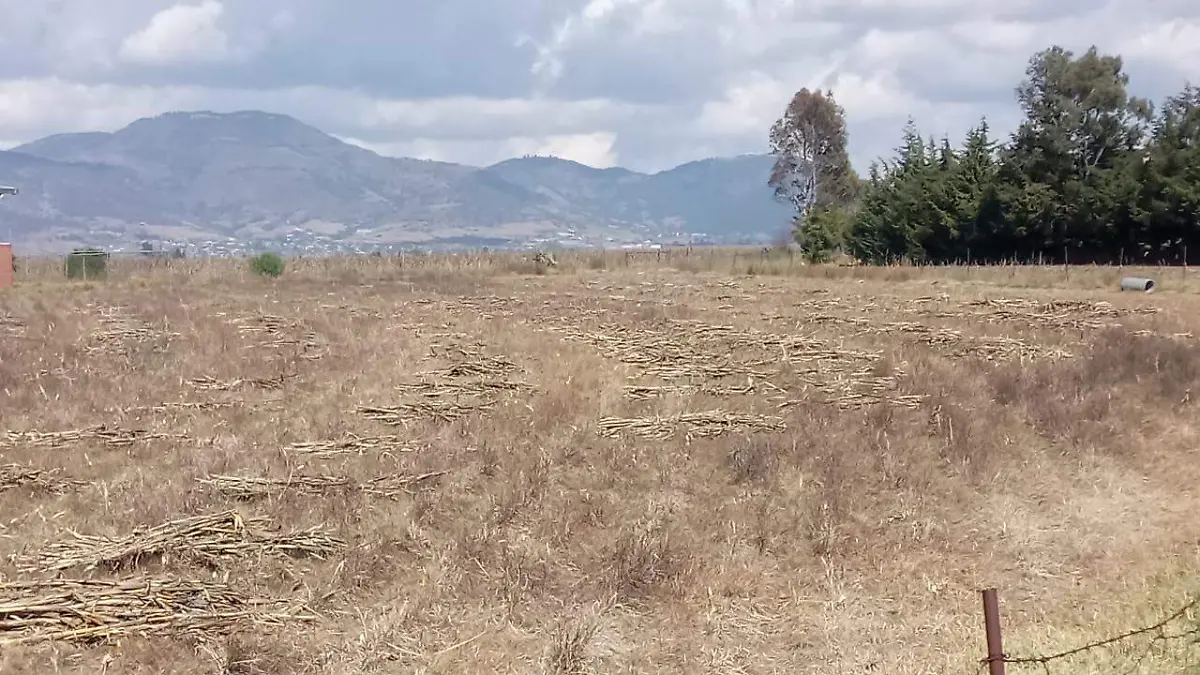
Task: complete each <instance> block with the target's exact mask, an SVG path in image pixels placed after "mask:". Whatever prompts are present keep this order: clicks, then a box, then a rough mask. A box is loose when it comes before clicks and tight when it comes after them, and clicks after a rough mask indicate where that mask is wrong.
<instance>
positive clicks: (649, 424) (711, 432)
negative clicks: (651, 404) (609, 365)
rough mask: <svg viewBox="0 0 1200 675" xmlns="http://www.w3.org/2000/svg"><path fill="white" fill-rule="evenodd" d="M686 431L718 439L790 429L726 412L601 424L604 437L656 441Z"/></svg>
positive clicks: (780, 423) (608, 420) (613, 420)
mask: <svg viewBox="0 0 1200 675" xmlns="http://www.w3.org/2000/svg"><path fill="white" fill-rule="evenodd" d="M681 427H682V428H684V435H685V436H686V437H687V438H689V439H691V438H714V437H717V436H721V435H723V434H727V433H732V432H739V431H740V432H749V431H783V430H784V429H786V428H787V427H786V426H785V425H784V423H783V420H782V419H779V418H777V417H767V416H764V415H746V414H742V413H735V412H729V411H725V410H707V411H703V412H691V413H681V414H679V415H672V416H670V417H603V418H601V419H600V420H599V421H598V422H597V431H598V433H599V434H600V435H601V436H605V437H609V438H612V437H617V436H621V435H631V436H640V437H642V438H649V439H653V440H666V439H668V438H672V437H674V436H675V435H676V433H678V431H679V429H680V428H681Z"/></svg>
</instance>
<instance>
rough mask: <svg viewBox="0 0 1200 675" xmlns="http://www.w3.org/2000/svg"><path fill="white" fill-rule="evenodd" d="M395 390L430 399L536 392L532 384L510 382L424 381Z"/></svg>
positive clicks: (406, 383)
mask: <svg viewBox="0 0 1200 675" xmlns="http://www.w3.org/2000/svg"><path fill="white" fill-rule="evenodd" d="M395 388H396V390H397V391H400V392H404V393H408V394H415V395H418V396H424V397H429V398H461V397H463V396H480V395H483V394H496V393H501V392H504V393H510V394H518V393H522V394H527V393H530V392H532V391H533V390H534V386H533V385H532V384H529V383H527V382H512V381H509V380H469V381H466V382H437V381H431V380H424V381H420V382H405V383H403V384H398V385H396V387H395Z"/></svg>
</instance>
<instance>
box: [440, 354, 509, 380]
mask: <svg viewBox="0 0 1200 675" xmlns="http://www.w3.org/2000/svg"><path fill="white" fill-rule="evenodd" d="M518 370H519V368H518V367H517V364H515V363H513V362H512V361H510V360H508V359H506V358H504V357H502V356H480V357H478V358H476V359H475V360H473V361H458V362H455V363H451V364H450V365H449V366H446V367H445V368H440V369H437V370H432V371H429V373H428V374H429V375H432V376H435V377H505V376H507V375H511V374H513V373H515V372H517V371H518Z"/></svg>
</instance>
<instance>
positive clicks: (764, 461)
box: [726, 434, 782, 485]
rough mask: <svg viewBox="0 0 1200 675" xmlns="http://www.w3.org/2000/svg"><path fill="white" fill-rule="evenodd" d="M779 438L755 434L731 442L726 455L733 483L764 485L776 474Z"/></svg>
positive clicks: (779, 451)
mask: <svg viewBox="0 0 1200 675" xmlns="http://www.w3.org/2000/svg"><path fill="white" fill-rule="evenodd" d="M780 441H781V439H779V438H778V437H777V436H768V435H766V434H755V435H752V436H748V437H742V438H739V439H737V440H735V441H734V442H733V447H732V448H731V449H730V450H729V454H728V455H727V460H726V461H727V464H728V468H729V473H730V478H731V480H732V481H733V483H734V484H735V485H765V484H767V483H770V482H771V481H772V480H774V479H775V478H776V477H777V476H778V471H779V465H780V461H781V458H780V454H781V449H782V448H781V443H780Z"/></svg>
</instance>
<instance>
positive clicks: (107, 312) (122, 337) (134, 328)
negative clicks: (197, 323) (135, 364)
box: [82, 308, 179, 357]
mask: <svg viewBox="0 0 1200 675" xmlns="http://www.w3.org/2000/svg"><path fill="white" fill-rule="evenodd" d="M99 323H100V327H99V328H97V329H96V330H94V331H92V332H91V333H90V334H89V335H88V336H87V338H86V339H85V341H84V343H83V345H82V346H83V350H84V351H85V352H87V353H88V354H91V355H93V356H124V357H128V356H130V355H131V354H132V353H133V352H134V350H135V348H140V347H149V348H150V349H152V350H156V351H164V350H166V349H167V347H168V346H169V345H170V342H171V340H174V339H176V338H178V337H179V333H174V332H171V331H169V330H166V329H160V328H156V327H155V326H153V325H151V324H150V323H148V322H146V321H143V320H141V319H136V318H132V317H128V316H125V315H124V313H123V311H122V310H121V309H120V308H107V309H102V310H101V311H100V322H99Z"/></svg>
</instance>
